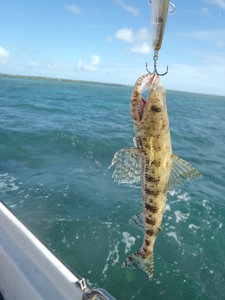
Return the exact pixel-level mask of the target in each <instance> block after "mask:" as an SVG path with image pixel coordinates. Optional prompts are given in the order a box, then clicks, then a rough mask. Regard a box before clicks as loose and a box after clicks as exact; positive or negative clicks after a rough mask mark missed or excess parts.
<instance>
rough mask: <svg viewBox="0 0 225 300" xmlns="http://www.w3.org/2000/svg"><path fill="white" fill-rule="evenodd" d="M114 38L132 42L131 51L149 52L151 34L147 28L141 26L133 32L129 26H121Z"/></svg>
mask: <svg viewBox="0 0 225 300" xmlns="http://www.w3.org/2000/svg"><path fill="white" fill-rule="evenodd" d="M115 37H116V39H118V40H121V41H123V42H125V43H130V44H133V47H132V48H131V51H132V52H134V53H141V54H149V53H150V52H151V47H150V45H149V42H150V39H151V36H150V33H149V32H148V29H147V28H145V27H144V28H141V29H140V30H138V31H137V32H136V33H134V32H133V31H132V30H131V29H130V28H121V29H119V30H118V31H117V32H116V34H115Z"/></svg>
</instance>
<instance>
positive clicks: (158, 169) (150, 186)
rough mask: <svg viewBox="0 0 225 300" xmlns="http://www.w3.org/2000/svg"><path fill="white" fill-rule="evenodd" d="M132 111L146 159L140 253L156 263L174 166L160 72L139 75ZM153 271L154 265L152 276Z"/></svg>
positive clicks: (138, 138) (137, 140) (141, 151)
mask: <svg viewBox="0 0 225 300" xmlns="http://www.w3.org/2000/svg"><path fill="white" fill-rule="evenodd" d="M153 78H154V79H153ZM152 81H153V82H152ZM151 83H152V89H151V93H150V96H149V99H148V101H147V103H146V104H145V106H146V107H145V109H144V112H143V113H140V108H141V107H140V106H141V105H143V104H140V103H141V101H143V100H142V99H141V101H140V98H142V96H141V92H142V89H144V88H145V87H146V85H151ZM131 113H132V117H133V120H134V127H135V132H136V144H137V148H138V151H139V153H140V156H141V160H142V193H143V196H142V197H143V222H144V242H143V245H142V248H141V249H140V250H139V254H140V255H141V256H142V258H143V259H145V258H148V257H150V260H149V263H151V264H152V266H153V262H152V260H153V247H154V243H155V240H156V236H157V234H158V232H159V230H160V226H161V222H162V218H163V213H164V208H165V203H166V195H167V190H168V184H169V177H170V171H171V167H172V148H171V140H170V131H169V120H168V114H167V106H166V96H165V90H164V89H163V87H162V85H161V84H160V81H159V77H158V76H157V77H153V75H149V74H147V75H144V76H142V77H140V78H139V80H138V81H137V83H136V85H135V88H134V91H133V94H132V98H131ZM128 261H129V260H128ZM125 264H126V263H125ZM152 274H153V267H152V268H151V270H150V273H149V277H152Z"/></svg>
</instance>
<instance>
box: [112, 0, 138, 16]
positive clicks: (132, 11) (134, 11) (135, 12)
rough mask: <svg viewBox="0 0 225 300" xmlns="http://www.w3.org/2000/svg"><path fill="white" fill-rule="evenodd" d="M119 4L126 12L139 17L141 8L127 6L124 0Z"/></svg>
mask: <svg viewBox="0 0 225 300" xmlns="http://www.w3.org/2000/svg"><path fill="white" fill-rule="evenodd" d="M117 2H118V4H119V5H120V6H121V7H122V8H123V9H124V10H125V11H127V12H128V13H130V14H131V15H133V16H135V17H137V16H139V13H140V11H139V8H136V7H134V6H132V5H129V4H127V3H126V2H125V1H124V0H118V1H117Z"/></svg>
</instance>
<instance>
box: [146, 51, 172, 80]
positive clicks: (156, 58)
mask: <svg viewBox="0 0 225 300" xmlns="http://www.w3.org/2000/svg"><path fill="white" fill-rule="evenodd" d="M153 60H154V71H153V74H154V75H155V74H157V75H159V76H165V75H166V74H167V73H168V66H167V68H166V72H165V73H162V74H161V73H158V71H157V62H158V52H157V51H155V53H154V56H153ZM146 70H147V72H148V73H149V74H152V73H151V72H150V71H149V69H148V63H147V62H146Z"/></svg>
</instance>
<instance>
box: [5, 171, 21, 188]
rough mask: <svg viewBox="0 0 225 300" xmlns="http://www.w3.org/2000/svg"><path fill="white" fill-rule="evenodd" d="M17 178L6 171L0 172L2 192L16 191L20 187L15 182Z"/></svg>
mask: <svg viewBox="0 0 225 300" xmlns="http://www.w3.org/2000/svg"><path fill="white" fill-rule="evenodd" d="M16 180H17V178H16V177H14V176H12V175H9V174H8V173H3V174H0V189H1V191H2V192H10V191H17V190H18V189H19V188H20V187H19V185H18V184H17V183H16Z"/></svg>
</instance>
